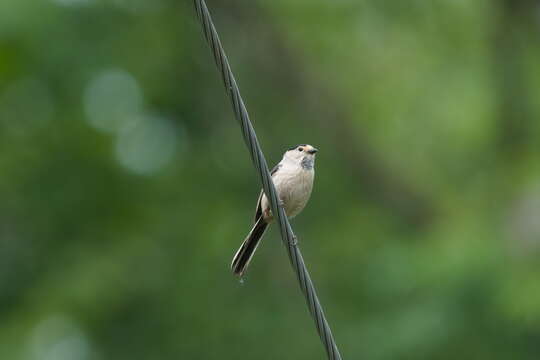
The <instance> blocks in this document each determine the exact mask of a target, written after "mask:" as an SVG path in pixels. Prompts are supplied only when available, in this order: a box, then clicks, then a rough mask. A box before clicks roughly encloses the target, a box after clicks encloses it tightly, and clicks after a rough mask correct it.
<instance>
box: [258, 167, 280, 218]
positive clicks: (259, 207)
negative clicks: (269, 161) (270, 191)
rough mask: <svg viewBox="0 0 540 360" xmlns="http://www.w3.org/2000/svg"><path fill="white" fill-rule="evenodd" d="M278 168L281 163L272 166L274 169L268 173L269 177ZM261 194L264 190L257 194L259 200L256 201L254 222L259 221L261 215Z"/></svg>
mask: <svg viewBox="0 0 540 360" xmlns="http://www.w3.org/2000/svg"><path fill="white" fill-rule="evenodd" d="M280 167H281V163H279V164H277V165H276V166H274V168H273V169H272V170H271V171H270V175H271V176H272V177H273V176H274V174H275V173H276V172H277V171H278V170H279V168H280ZM263 194H264V190H261V193H260V194H259V199H258V200H257V208H256V209H255V219H254V222H257V220H259V218H260V217H261V215H262V208H261V200H262V197H263Z"/></svg>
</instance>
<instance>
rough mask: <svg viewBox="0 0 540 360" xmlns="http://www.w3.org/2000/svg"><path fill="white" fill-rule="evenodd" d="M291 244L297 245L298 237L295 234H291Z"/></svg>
mask: <svg viewBox="0 0 540 360" xmlns="http://www.w3.org/2000/svg"><path fill="white" fill-rule="evenodd" d="M292 245H293V246H296V245H298V238H297V237H296V235H293V236H292Z"/></svg>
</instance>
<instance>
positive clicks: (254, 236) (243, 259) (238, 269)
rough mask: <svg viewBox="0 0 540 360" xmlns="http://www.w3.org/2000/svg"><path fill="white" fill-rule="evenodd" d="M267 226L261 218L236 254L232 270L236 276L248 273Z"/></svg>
mask: <svg viewBox="0 0 540 360" xmlns="http://www.w3.org/2000/svg"><path fill="white" fill-rule="evenodd" d="M267 226H268V224H267V223H266V222H265V221H264V220H263V218H262V216H261V217H259V219H258V220H257V222H256V223H255V225H254V226H253V228H252V229H251V231H250V232H249V234H248V236H247V237H246V239H245V240H244V242H243V243H242V245H241V246H240V248H239V249H238V251H237V252H236V254H234V258H233V261H232V263H231V269H232V271H233V273H234V274H235V275H237V276H242V275H243V274H244V272H245V271H246V269H247V267H248V265H249V262H250V261H251V258H252V257H253V254H254V253H255V250H257V246H258V245H259V242H260V241H261V238H262V236H263V234H264V233H265V231H266V228H267Z"/></svg>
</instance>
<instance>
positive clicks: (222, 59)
mask: <svg viewBox="0 0 540 360" xmlns="http://www.w3.org/2000/svg"><path fill="white" fill-rule="evenodd" d="M194 2H195V8H196V10H197V15H198V18H199V21H200V22H201V25H202V27H203V31H204V36H205V38H206V41H207V42H208V44H209V46H210V47H211V49H212V53H213V55H214V60H215V61H216V65H217V67H218V69H219V71H220V72H221V76H222V79H223V83H224V84H225V89H226V91H227V93H228V95H229V98H230V99H231V103H232V106H233V109H234V114H235V116H236V119H237V120H238V122H239V123H240V126H241V128H242V135H243V136H244V141H245V142H246V145H247V146H248V148H249V151H250V154H251V159H252V161H253V164H254V165H255V167H256V168H257V171H258V173H259V175H260V177H261V182H262V185H263V189H264V192H265V194H266V196H267V198H268V199H269V201H270V206H271V208H272V213H274V214H277V222H278V225H279V229H280V232H281V238H282V240H283V244H284V245H285V248H286V249H287V252H288V254H289V259H290V261H291V264H292V266H293V269H294V271H295V273H296V276H297V278H298V281H299V283H300V288H301V289H302V292H303V293H304V296H305V298H306V302H307V305H308V307H309V312H310V313H311V316H312V317H313V320H314V321H315V325H316V327H317V332H318V333H319V337H320V338H321V341H322V342H323V344H324V347H325V348H326V352H327V354H328V359H330V360H341V355H340V353H339V350H338V348H337V345H336V343H335V341H334V337H333V335H332V331H331V330H330V326H329V325H328V322H327V321H326V317H325V316H324V311H323V309H322V307H321V304H320V302H319V298H318V297H317V293H316V291H315V287H314V286H313V282H312V281H311V277H310V276H309V273H308V270H307V268H306V265H305V263H304V259H303V258H302V254H301V253H300V249H299V248H298V245H297V241H296V236H295V235H294V233H293V231H292V228H291V224H290V223H289V220H288V219H287V216H286V215H285V212H284V211H283V208H282V207H281V206H279V202H278V197H277V195H276V189H275V187H274V183H273V182H272V181H271V179H272V178H271V176H270V173H269V171H268V165H267V164H266V160H265V158H264V155H263V153H262V150H261V147H260V146H259V142H258V140H257V135H256V134H255V130H254V129H253V126H252V125H251V121H250V120H249V114H248V112H247V109H246V106H245V105H244V101H243V100H242V97H241V96H240V90H239V89H238V85H237V84H236V80H235V78H234V75H233V73H232V71H231V67H230V66H229V61H228V60H227V56H226V55H225V51H224V50H223V47H222V46H221V42H220V40H219V36H218V34H217V31H216V28H215V26H214V23H213V22H212V18H211V17H210V13H209V12H208V8H207V7H206V3H205V1H204V0H194Z"/></svg>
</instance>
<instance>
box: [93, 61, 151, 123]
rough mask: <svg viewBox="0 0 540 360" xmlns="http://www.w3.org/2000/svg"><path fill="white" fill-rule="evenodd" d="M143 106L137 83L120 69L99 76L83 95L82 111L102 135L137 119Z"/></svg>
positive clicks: (107, 71)
mask: <svg viewBox="0 0 540 360" xmlns="http://www.w3.org/2000/svg"><path fill="white" fill-rule="evenodd" d="M142 104H143V96H142V92H141V88H140V86H139V84H138V83H137V80H135V78H134V77H133V76H131V74H129V73H128V72H126V71H124V70H121V69H110V70H106V71H103V72H102V73H99V74H98V75H97V76H96V77H95V78H94V79H92V80H91V81H90V83H89V84H88V86H87V88H86V90H85V93H84V110H85V113H86V118H87V120H88V122H89V123H90V124H91V125H92V126H93V127H95V128H96V129H99V130H102V131H106V132H118V131H122V130H124V129H126V128H128V127H130V126H133V125H135V124H136V122H137V121H138V120H139V119H140V116H139V114H140V111H141V107H142Z"/></svg>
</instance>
